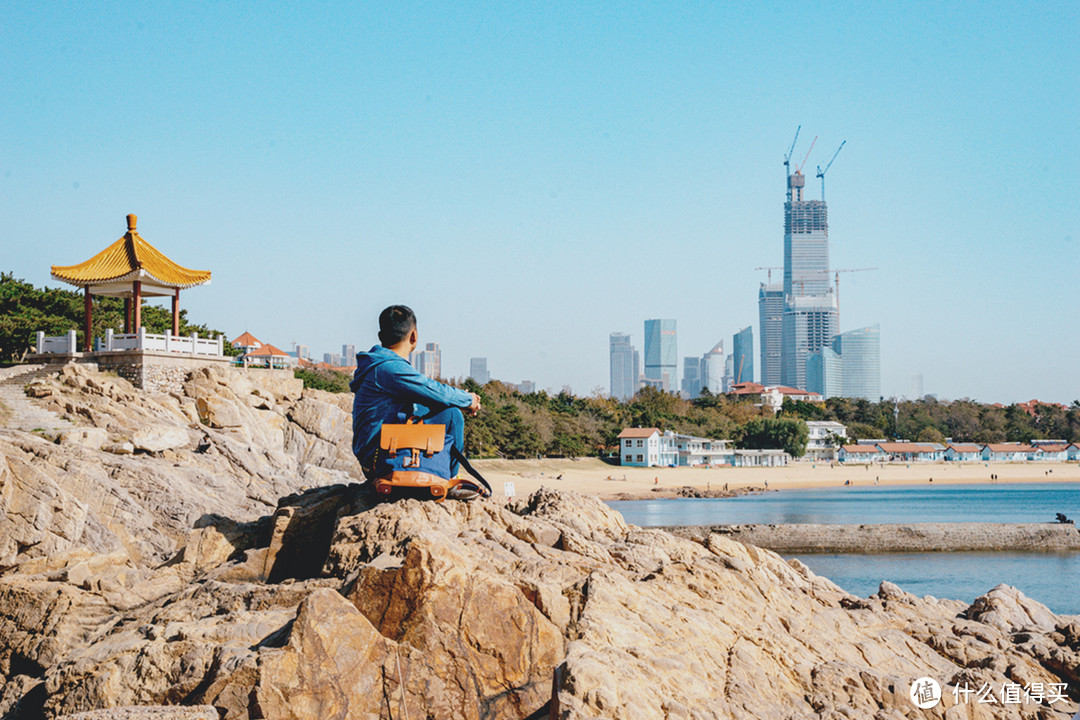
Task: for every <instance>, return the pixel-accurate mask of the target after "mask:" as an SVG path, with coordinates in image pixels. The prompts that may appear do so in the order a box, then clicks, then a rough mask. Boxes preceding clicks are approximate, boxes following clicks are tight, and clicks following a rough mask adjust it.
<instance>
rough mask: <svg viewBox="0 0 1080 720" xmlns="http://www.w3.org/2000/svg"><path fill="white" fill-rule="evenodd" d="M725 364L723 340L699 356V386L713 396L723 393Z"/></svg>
mask: <svg viewBox="0 0 1080 720" xmlns="http://www.w3.org/2000/svg"><path fill="white" fill-rule="evenodd" d="M725 364H726V359H725V358H724V341H723V340H721V341H720V342H718V343H716V345H714V346H713V349H712V350H710V351H709V352H707V353H705V354H704V355H702V356H701V386H702V387H704V388H707V389H708V390H709V392H711V393H712V394H713V395H719V394H721V393H723V392H724V365H725Z"/></svg>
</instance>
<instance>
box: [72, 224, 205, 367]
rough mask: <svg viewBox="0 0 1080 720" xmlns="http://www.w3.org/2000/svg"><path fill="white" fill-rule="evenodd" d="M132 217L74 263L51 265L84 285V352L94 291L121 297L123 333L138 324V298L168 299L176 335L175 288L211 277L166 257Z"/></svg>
mask: <svg viewBox="0 0 1080 720" xmlns="http://www.w3.org/2000/svg"><path fill="white" fill-rule="evenodd" d="M135 221H136V217H135V216H134V215H128V216H127V226H128V230H127V233H125V234H124V236H123V237H122V238H120V239H119V240H117V241H116V242H114V243H113V244H112V245H110V246H109V247H107V248H105V249H104V250H102V251H101V252H99V253H98V254H97V255H95V256H94V257H92V258H90V259H89V260H87V261H85V262H83V263H80V264H78V265H53V266H52V276H53V278H54V279H56V280H60V281H62V282H66V283H69V284H71V285H75V286H76V287H81V288H83V291H84V293H85V300H84V309H85V313H86V319H85V330H86V343H85V346H86V351H87V352H89V351H90V350H91V336H92V326H91V315H92V312H93V300H92V299H91V298H92V296H93V295H99V296H108V297H122V298H124V332H125V333H137V332H139V328H140V327H142V299H143V298H145V297H171V298H172V334H173V335H179V334H180V291H181V290H185V289H187V288H191V287H195V286H196V285H204V284H206V283H209V282H210V271H209V270H189V269H188V268H186V267H183V266H181V265H178V264H176V263H175V262H173V261H172V260H170V259H169V258H167V257H165V255H163V254H162V253H161V252H160V251H159V250H158V249H157V248H155V247H154V246H153V245H151V244H150V243H148V242H146V241H145V240H143V239H142V237H140V236H139V233H138V232H137V231H136V229H135Z"/></svg>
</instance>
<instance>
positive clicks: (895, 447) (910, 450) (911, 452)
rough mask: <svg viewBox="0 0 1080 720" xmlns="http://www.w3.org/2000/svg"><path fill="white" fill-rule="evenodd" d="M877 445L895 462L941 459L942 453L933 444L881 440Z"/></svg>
mask: <svg viewBox="0 0 1080 720" xmlns="http://www.w3.org/2000/svg"><path fill="white" fill-rule="evenodd" d="M877 447H878V449H880V450H881V452H883V453H885V454H886V455H888V456H889V460H891V461H893V462H933V461H934V460H940V459H941V453H942V451H941V450H938V449H937V448H935V447H933V446H931V445H921V444H919V443H912V442H880V443H878V444H877Z"/></svg>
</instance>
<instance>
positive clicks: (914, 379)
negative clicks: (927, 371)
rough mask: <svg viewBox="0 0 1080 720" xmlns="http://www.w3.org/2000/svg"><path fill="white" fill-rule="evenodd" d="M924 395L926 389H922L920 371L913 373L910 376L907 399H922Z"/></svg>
mask: <svg viewBox="0 0 1080 720" xmlns="http://www.w3.org/2000/svg"><path fill="white" fill-rule="evenodd" d="M924 397H926V391H925V390H923V378H922V373H915V374H914V375H912V376H911V390H910V391H909V393H908V399H909V400H922V399H923V398H924Z"/></svg>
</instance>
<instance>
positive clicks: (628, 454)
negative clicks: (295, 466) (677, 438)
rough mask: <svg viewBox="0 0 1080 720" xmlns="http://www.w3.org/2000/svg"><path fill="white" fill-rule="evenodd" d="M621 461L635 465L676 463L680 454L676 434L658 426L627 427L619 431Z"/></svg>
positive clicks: (621, 462) (652, 465)
mask: <svg viewBox="0 0 1080 720" xmlns="http://www.w3.org/2000/svg"><path fill="white" fill-rule="evenodd" d="M619 462H620V464H622V465H630V466H634V467H657V466H663V467H666V466H668V465H676V464H678V462H679V455H678V451H677V450H676V448H675V443H674V436H668V435H665V434H663V433H661V432H660V430H658V429H657V428H626V429H625V430H623V431H622V432H621V433H619Z"/></svg>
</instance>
